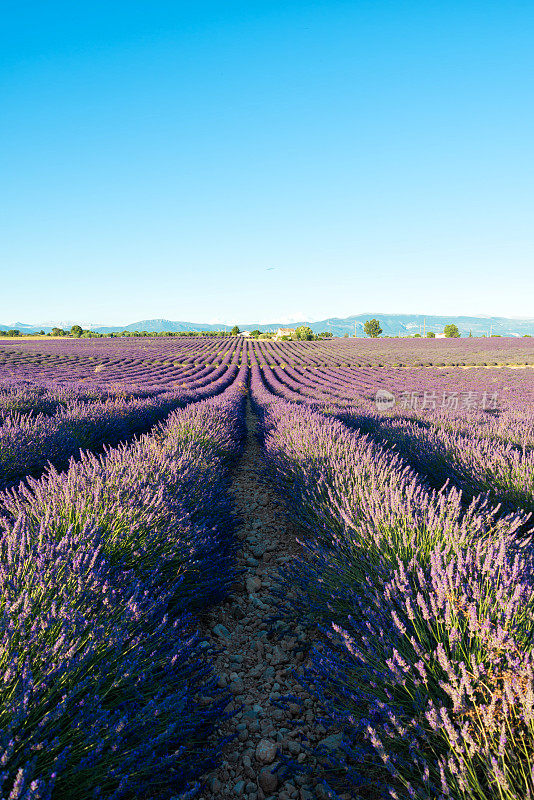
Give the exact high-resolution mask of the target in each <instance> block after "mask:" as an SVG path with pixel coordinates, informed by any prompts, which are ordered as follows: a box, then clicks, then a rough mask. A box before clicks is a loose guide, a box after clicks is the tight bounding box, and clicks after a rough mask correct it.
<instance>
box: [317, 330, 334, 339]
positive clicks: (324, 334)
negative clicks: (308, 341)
mask: <svg viewBox="0 0 534 800" xmlns="http://www.w3.org/2000/svg"><path fill="white" fill-rule="evenodd" d="M333 335H334V334H333V333H332V331H323V332H322V333H320V334H319V337H320V338H321V339H331V338H332V337H333Z"/></svg>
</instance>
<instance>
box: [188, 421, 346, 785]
mask: <svg viewBox="0 0 534 800" xmlns="http://www.w3.org/2000/svg"><path fill="white" fill-rule="evenodd" d="M247 425H248V437H247V444H246V448H245V451H244V454H243V456H242V458H241V460H240V463H239V465H238V466H237V467H236V471H235V473H234V481H233V486H232V496H233V498H234V502H235V507H236V512H237V514H238V516H239V518H240V527H239V529H238V536H239V538H240V539H241V541H242V545H243V548H242V551H241V553H240V556H239V567H240V568H241V569H243V571H244V573H243V577H242V578H241V579H240V581H239V583H238V584H237V585H236V586H235V588H234V592H233V594H232V595H231V596H230V597H229V598H228V600H227V601H226V602H225V603H223V604H222V605H220V606H217V607H216V608H214V609H213V610H212V611H211V612H210V613H209V614H208V615H206V616H205V617H204V619H203V621H202V622H203V628H204V634H205V636H206V639H208V640H210V641H211V642H212V643H213V644H215V645H216V646H217V647H219V648H220V650H221V654H220V656H219V658H218V661H217V662H216V669H217V672H218V674H219V675H220V685H221V686H225V687H229V689H230V691H231V693H232V696H233V700H232V702H231V703H230V706H229V708H228V710H229V711H236V709H238V710H237V713H236V714H235V715H234V716H233V717H232V718H231V719H229V720H228V721H227V722H225V723H224V726H223V732H224V734H231V733H236V732H237V734H238V736H237V738H235V739H234V740H233V741H230V742H229V743H228V744H227V745H226V748H225V752H224V755H223V761H222V764H221V766H220V768H219V769H218V770H217V771H215V772H213V773H212V774H211V775H209V776H208V780H207V788H206V789H205V790H204V791H203V793H202V795H201V800H224V798H236V797H242V798H245V799H246V800H266V799H269V800H274V798H276V799H277V800H290V799H291V798H296V799H297V800H313V798H318V799H319V800H322V798H327V797H329V796H330V795H329V793H328V791H327V790H326V789H325V788H324V786H323V785H322V782H321V776H320V769H319V765H318V763H317V762H316V760H315V758H314V757H313V756H312V755H311V754H310V752H309V751H310V747H311V746H313V745H316V744H317V743H319V742H322V743H323V746H324V747H325V751H326V752H328V750H329V749H332V748H334V747H335V745H336V744H337V742H338V739H339V737H338V736H337V735H335V734H334V735H332V734H331V733H330V735H328V734H327V731H326V730H325V728H323V727H322V726H321V725H320V724H319V723H318V722H317V719H318V716H319V715H318V713H317V709H316V708H315V706H314V701H313V699H312V698H311V697H310V696H309V695H308V694H307V692H306V691H304V689H303V688H302V687H301V686H300V684H299V683H298V681H297V680H296V675H297V673H298V671H299V670H300V669H302V668H303V667H304V666H305V659H306V655H305V653H306V650H307V649H308V646H309V642H306V633H305V630H304V628H303V627H302V626H300V625H298V624H296V625H294V628H293V629H291V630H290V635H289V636H287V635H286V636H284V637H280V636H279V634H278V631H277V628H278V627H279V626H280V625H281V623H278V625H276V623H273V622H272V620H270V618H271V617H272V616H273V615H274V614H275V613H276V606H275V602H276V601H275V599H274V597H272V596H271V591H272V589H273V588H274V587H275V586H276V574H277V571H278V569H279V568H280V566H281V565H282V564H283V563H284V562H286V561H287V560H288V559H292V558H294V557H295V556H296V554H297V553H298V544H297V542H296V541H295V531H294V530H293V529H292V527H291V525H290V523H289V520H288V519H287V517H286V514H285V512H284V507H283V505H282V502H281V501H280V499H279V498H278V496H277V494H276V493H275V491H274V489H273V488H272V487H271V486H270V485H269V481H268V479H267V478H266V477H265V475H264V469H265V464H264V461H263V456H262V450H261V446H260V445H259V443H258V441H257V439H256V435H255V425H256V420H255V417H254V416H253V414H252V413H251V411H250V409H248V412H247ZM299 645H300V650H299ZM287 695H290V696H294V697H295V698H296V699H298V701H299V702H286V703H282V705H283V706H285V707H279V706H278V705H277V702H276V701H277V700H279V699H280V698H283V697H285V696H287ZM284 757H290V758H291V759H292V760H293V761H295V762H296V763H297V764H300V765H301V766H302V767H303V768H305V769H303V770H302V771H298V772H295V771H294V770H293V771H291V770H290V771H286V772H285V773H284Z"/></svg>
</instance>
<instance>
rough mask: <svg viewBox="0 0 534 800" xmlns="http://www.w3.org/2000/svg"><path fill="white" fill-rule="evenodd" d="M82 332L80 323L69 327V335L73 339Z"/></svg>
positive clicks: (77, 337) (78, 336)
mask: <svg viewBox="0 0 534 800" xmlns="http://www.w3.org/2000/svg"><path fill="white" fill-rule="evenodd" d="M82 333H83V328H82V326H81V325H73V326H72V328H71V329H70V335H71V336H74V338H75V339H79V338H80V336H81V335H82Z"/></svg>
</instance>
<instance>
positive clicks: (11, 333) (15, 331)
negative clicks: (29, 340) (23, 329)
mask: <svg viewBox="0 0 534 800" xmlns="http://www.w3.org/2000/svg"><path fill="white" fill-rule="evenodd" d="M7 336H20V331H19V330H18V329H17V328H11V330H10V331H8V332H7Z"/></svg>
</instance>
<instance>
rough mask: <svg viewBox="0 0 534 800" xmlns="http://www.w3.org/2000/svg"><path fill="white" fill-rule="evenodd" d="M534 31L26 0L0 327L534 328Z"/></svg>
mask: <svg viewBox="0 0 534 800" xmlns="http://www.w3.org/2000/svg"><path fill="white" fill-rule="evenodd" d="M533 32H534V7H533V6H532V5H531V4H529V3H525V2H514V1H512V2H510V3H508V4H506V5H504V4H502V3H497V2H491V0H490V2H485V3H480V2H472V0H467V2H462V3H460V2H459V1H453V2H451V3H448V4H428V3H423V2H422V0H421V2H409V1H407V2H403V3H399V4H391V3H387V2H385V0H375V2H371V1H370V0H367V2H359V3H354V2H352V1H351V2H349V1H348V0H329V1H328V2H324V1H323V2H320V1H316V2H313V1H312V2H301V1H298V0H286V1H285V2H279V0H271V2H266V0H263V1H262V2H259V1H258V0H249V2H244V0H228V2H224V3H222V2H206V1H205V0H198V2H196V3H192V2H172V3H171V2H161V0H154V2H151V3H148V2H146V0H144V1H143V2H139V0H137V1H136V0H132V2H128V3H126V2H124V1H123V0H120V1H115V2H114V1H113V0H111V2H107V3H103V2H101V0H96V2H93V3H91V4H89V3H87V2H81V3H79V4H76V6H73V5H72V4H69V3H67V2H55V1H54V0H52V1H51V2H50V3H46V4H42V3H38V2H35V0H33V1H32V2H27V3H25V4H23V5H20V4H18V5H15V4H9V5H8V7H7V8H6V9H5V10H4V15H3V26H2V32H1V33H0V37H1V42H2V47H1V49H0V80H1V81H2V89H3V92H2V108H3V122H2V127H1V129H0V137H1V145H2V146H1V156H0V158H1V159H2V175H3V215H2V219H1V220H0V234H1V244H0V259H1V261H0V263H1V265H2V288H3V292H2V297H1V298H0V323H3V324H11V323H12V322H14V321H15V320H18V321H20V322H26V323H27V324H33V323H34V320H35V321H36V323H37V324H39V323H40V322H41V320H42V319H43V318H45V319H58V320H61V319H78V320H83V321H86V322H92V324H98V323H100V324H102V325H104V326H105V325H121V324H124V325H127V324H131V322H135V321H136V320H142V319H153V318H166V319H170V320H184V321H191V322H193V321H194V320H196V319H198V320H199V322H206V323H209V322H210V321H211V324H217V323H218V322H220V323H221V324H231V322H229V323H224V322H223V320H237V321H238V322H242V324H248V323H246V322H243V320H245V319H247V318H251V319H252V320H253V322H258V323H259V324H268V323H269V322H271V321H279V322H287V323H289V322H290V321H291V320H310V321H312V320H321V319H326V318H329V317H332V316H337V317H340V318H344V317H347V316H350V315H353V314H355V313H360V312H358V311H357V310H356V309H358V308H373V307H374V308H380V307H387V306H389V307H396V308H402V307H404V308H408V309H412V308H414V307H418V308H424V309H425V311H424V312H415V311H414V312H411V311H410V310H408V311H406V312H402V311H396V312H391V313H401V314H402V313H406V314H410V313H414V314H416V313H417V314H419V313H421V314H425V313H426V314H428V315H439V316H447V315H451V316H501V317H509V318H514V317H515V318H532V317H533V316H534V310H533V308H532V273H533V261H534V258H533V257H534V240H533V235H532V219H533V218H534V213H533V212H534V201H533V195H532V185H533V177H534V176H533V172H534V169H533V167H534V159H533V158H532V155H533V144H532V143H533V141H534V135H533V134H534V107H533V104H532V79H533V77H534V49H533V48H532V34H533ZM529 289H530V294H529ZM451 311H452V313H451ZM364 313H365V312H364ZM372 313H379V312H372ZM94 320H96V321H97V322H93V321H94ZM120 320H125V321H124V322H121V321H120ZM261 320H266V322H261Z"/></svg>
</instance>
